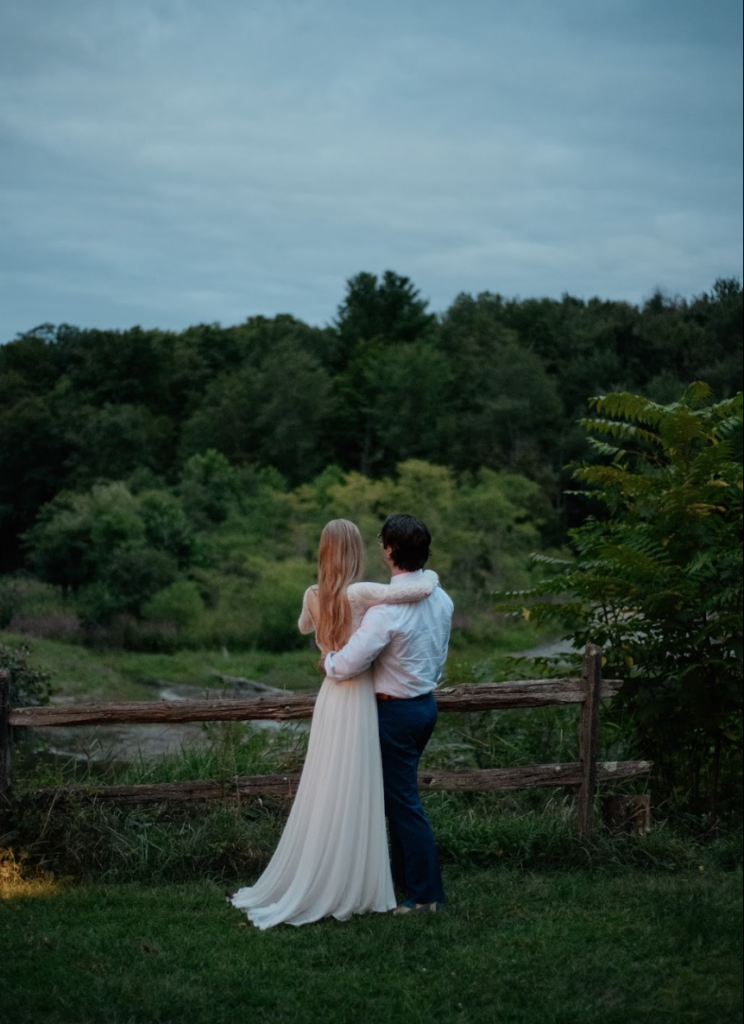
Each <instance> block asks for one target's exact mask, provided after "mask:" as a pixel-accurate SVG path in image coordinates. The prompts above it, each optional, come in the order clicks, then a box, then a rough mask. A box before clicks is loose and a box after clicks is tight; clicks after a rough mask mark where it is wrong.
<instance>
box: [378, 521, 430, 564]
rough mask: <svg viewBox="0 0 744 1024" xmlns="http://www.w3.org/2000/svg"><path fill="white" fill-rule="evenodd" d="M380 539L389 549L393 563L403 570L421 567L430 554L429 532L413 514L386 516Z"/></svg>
mask: <svg viewBox="0 0 744 1024" xmlns="http://www.w3.org/2000/svg"><path fill="white" fill-rule="evenodd" d="M380 539H381V540H382V543H383V546H384V547H386V548H390V549H391V555H392V559H393V565H395V566H396V568H398V569H403V570H404V571H405V572H415V571H416V570H417V569H423V567H424V566H425V565H426V560H427V559H428V557H429V555H430V554H431V534H430V533H429V531H428V529H427V528H426V526H425V525H424V523H422V522H421V520H420V519H417V518H416V517H415V516H408V515H405V514H403V513H397V514H396V515H392V516H388V517H387V519H386V520H385V522H384V523H383V524H382V531H381V533H380Z"/></svg>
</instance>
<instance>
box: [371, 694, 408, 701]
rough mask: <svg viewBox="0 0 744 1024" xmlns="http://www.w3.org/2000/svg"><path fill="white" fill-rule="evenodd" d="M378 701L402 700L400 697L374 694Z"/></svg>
mask: <svg viewBox="0 0 744 1024" xmlns="http://www.w3.org/2000/svg"><path fill="white" fill-rule="evenodd" d="M376 697H377V699H378V700H402V699H403V698H402V697H393V696H392V694H390V693H378V694H376Z"/></svg>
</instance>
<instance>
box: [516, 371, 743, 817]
mask: <svg viewBox="0 0 744 1024" xmlns="http://www.w3.org/2000/svg"><path fill="white" fill-rule="evenodd" d="M589 404H590V409H591V412H592V414H593V415H592V416H591V417H588V418H587V419H585V420H583V421H582V426H583V427H584V429H586V430H587V431H590V432H592V433H593V434H596V435H599V438H600V439H601V440H600V442H599V443H598V444H596V445H595V448H596V449H597V450H598V451H599V452H600V453H601V454H602V455H603V456H605V461H604V462H603V463H601V464H599V465H583V466H581V467H579V468H577V469H576V470H575V472H574V477H575V478H576V479H577V480H578V481H579V482H580V483H582V484H584V485H585V487H586V488H587V489H588V490H587V491H586V492H585V495H586V497H587V498H591V500H593V501H594V502H599V503H600V505H601V506H604V509H605V515H604V516H600V515H596V516H591V517H589V519H588V520H587V522H586V523H585V524H583V525H582V526H581V527H579V528H577V529H575V530H573V531H572V540H573V544H574V547H575V551H576V559H575V561H564V562H560V561H556V560H553V562H552V565H551V567H552V569H553V570H554V572H555V575H552V576H550V577H548V578H547V579H546V580H545V581H544V582H543V583H542V584H541V585H540V586H539V587H537V588H535V589H533V590H532V591H529V592H526V593H525V594H523V595H521V596H520V597H519V600H520V601H521V602H522V603H523V604H524V605H525V613H526V614H530V615H531V616H533V617H534V618H536V619H537V620H538V621H555V620H557V621H559V622H560V623H561V625H562V626H563V628H564V629H565V630H566V631H567V635H569V636H570V637H571V638H572V639H573V640H574V642H575V644H576V645H577V646H578V645H583V644H585V643H587V642H589V641H593V642H595V643H599V644H602V645H604V646H605V648H606V656H607V671H608V672H609V673H611V674H620V675H623V676H625V677H626V679H627V682H626V685H625V687H624V688H623V690H622V691H621V694H622V700H623V701H624V703H625V705H626V707H627V709H628V710H629V711H630V712H631V714H632V718H633V722H634V725H635V728H636V730H637V733H638V737H639V743H640V745H641V746H642V748H643V752H644V754H645V756H649V757H652V758H654V759H655V760H656V763H657V769H656V775H657V778H658V779H660V781H661V784H662V786H663V788H664V789H665V790H666V791H667V792H672V791H674V790H675V789H680V788H681V789H683V790H684V792H685V793H686V794H688V795H689V797H690V799H691V801H692V803H693V805H696V806H698V807H699V806H701V805H705V806H706V807H708V808H709V809H713V810H715V809H716V807H717V805H718V797H719V791H720V790H721V788H722V785H723V791H724V794H725V795H726V796H727V797H729V798H732V797H733V796H734V794H735V788H736V785H738V784H739V783H740V780H741V775H740V767H738V766H739V759H740V754H741V738H742V736H741V708H742V653H743V652H742V610H743V603H742V466H741V456H742V438H741V432H742V395H741V393H740V394H739V395H737V396H735V397H733V398H730V399H726V400H725V401H722V402H718V403H713V402H712V400H711V392H710V388H709V387H708V386H707V385H706V384H703V383H700V382H698V383H695V384H693V385H691V386H690V387H689V388H688V389H687V391H686V392H685V394H684V396H683V398H682V399H681V400H680V401H678V402H674V403H671V404H669V405H660V404H657V403H656V402H653V401H651V400H650V399H648V398H645V397H643V396H640V395H634V394H628V393H613V394H608V395H604V396H602V397H599V398H595V399H592V400H591V402H590V403H589ZM539 560H540V561H542V563H543V564H544V565H548V564H549V562H548V560H547V559H545V558H542V559H539ZM515 596H516V595H515ZM546 598H549V600H545V599H546ZM556 598H559V600H558V601H557V602H556V600H555V599H556Z"/></svg>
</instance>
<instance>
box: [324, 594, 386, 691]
mask: <svg viewBox="0 0 744 1024" xmlns="http://www.w3.org/2000/svg"><path fill="white" fill-rule="evenodd" d="M392 636H393V631H392V628H391V626H390V624H389V623H388V621H387V616H386V615H385V609H384V608H383V607H382V606H381V605H380V606H377V607H375V608H370V609H369V611H368V612H367V613H366V615H365V616H364V619H363V620H362V624H361V626H360V627H359V629H358V630H357V631H356V633H354V634H353V635H352V637H351V639H350V640H349V642H348V643H347V644H346V646H345V647H343V648H342V649H341V650H340V651H331V652H330V653H329V654H327V655H326V659H325V673H326V675H327V676H329V677H330V678H331V679H335V680H337V681H338V682H340V681H341V680H342V679H353V678H354V676H358V675H359V674H360V673H361V672H364V670H365V669H367V668H369V666H370V665H371V664H372V662H373V661H374V660H375V658H376V657H377V655H378V654H379V653H380V651H381V650H383V648H385V647H387V645H388V644H389V643H390V641H391V639H392Z"/></svg>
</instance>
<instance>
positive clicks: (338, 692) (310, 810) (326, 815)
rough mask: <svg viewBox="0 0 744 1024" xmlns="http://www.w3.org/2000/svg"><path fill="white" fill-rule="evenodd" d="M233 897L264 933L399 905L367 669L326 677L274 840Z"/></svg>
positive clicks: (378, 741)
mask: <svg viewBox="0 0 744 1024" xmlns="http://www.w3.org/2000/svg"><path fill="white" fill-rule="evenodd" d="M231 902H232V904H233V905H234V906H235V907H238V908H239V909H240V910H244V911H245V912H246V914H247V915H248V917H249V919H250V920H251V921H252V922H253V924H255V925H256V926H257V927H258V928H261V929H264V928H270V927H272V926H273V925H276V924H281V923H285V924H294V925H301V924H307V923H309V922H311V921H317V920H319V919H320V918H323V917H328V916H333V917H335V918H337V919H338V920H341V921H344V920H346V919H347V918H349V917H351V915H352V914H361V913H365V912H368V911H377V912H384V911H387V910H391V909H392V908H393V907H394V906H395V895H394V891H393V882H392V877H391V874H390V861H389V857H388V848H387V835H386V829H385V804H384V795H383V785H382V764H381V759H380V740H379V735H378V727H377V701H376V699H375V692H374V685H373V682H372V677H371V675H370V673H368V672H365V673H364V674H363V675H361V676H359V677H358V678H356V679H351V680H348V681H346V682H343V683H338V682H335V681H334V680H332V679H328V678H326V679H325V680H324V682H323V684H322V686H321V688H320V692H319V693H318V699H317V702H316V705H315V710H314V713H313V719H312V725H311V728H310V737H309V742H308V751H307V757H306V759H305V767H304V769H303V772H302V778H301V780H300V785H299V787H298V790H297V794H296V796H295V800H294V804H293V806H292V810H291V812H290V815H289V818H288V819H287V824H286V826H285V828H284V832H283V834H282V837H281V839H280V841H279V845H278V846H277V848H276V852H275V853H274V856H273V857H272V859H271V861H270V863H269V865H268V867H267V868H266V870H265V871H264V873H263V874H262V875H261V877H260V878H259V879H258V881H257V882H256V884H255V885H253V886H250V887H248V888H245V889H240V890H239V891H238V892H236V893H235V895H234V896H233V897H232V898H231Z"/></svg>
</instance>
